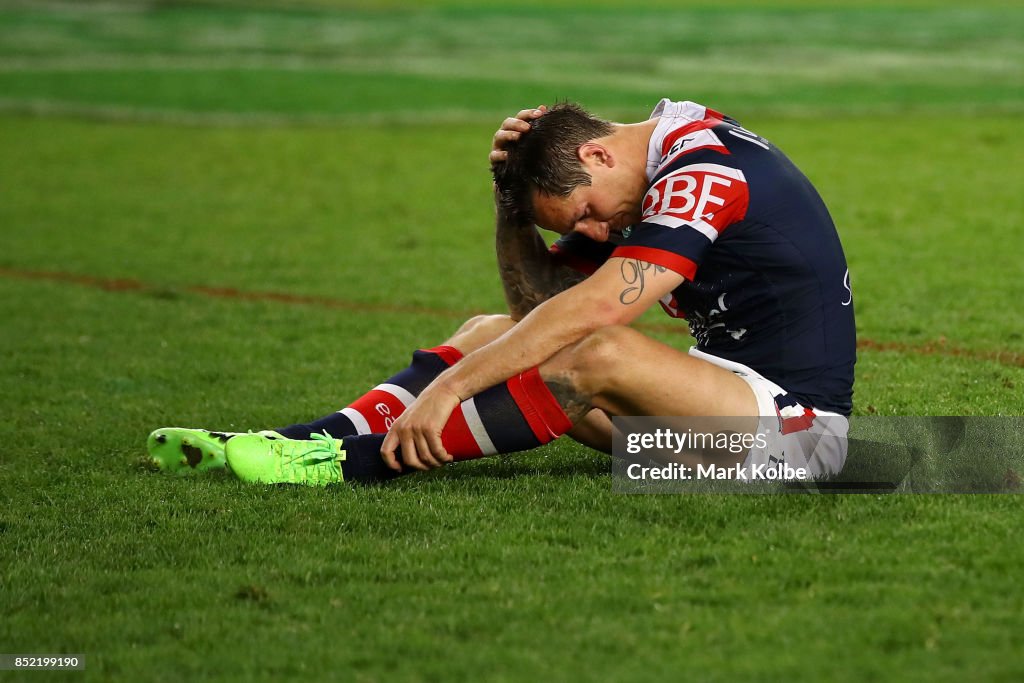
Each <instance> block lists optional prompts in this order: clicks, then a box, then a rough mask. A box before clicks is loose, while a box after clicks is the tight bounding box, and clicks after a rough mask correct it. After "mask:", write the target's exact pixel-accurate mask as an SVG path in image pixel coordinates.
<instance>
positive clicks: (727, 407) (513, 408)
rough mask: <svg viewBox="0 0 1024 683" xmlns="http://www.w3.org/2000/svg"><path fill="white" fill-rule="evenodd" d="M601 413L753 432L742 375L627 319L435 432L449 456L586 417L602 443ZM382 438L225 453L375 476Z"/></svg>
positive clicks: (238, 446)
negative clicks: (706, 421)
mask: <svg viewBox="0 0 1024 683" xmlns="http://www.w3.org/2000/svg"><path fill="white" fill-rule="evenodd" d="M595 409H597V410H596V411H595ZM607 414H618V415H623V414H625V415H707V416H723V417H730V418H733V420H732V425H735V424H736V422H735V418H736V417H741V418H742V417H743V416H747V417H748V420H745V421H743V423H742V425H741V427H742V428H744V429H747V430H749V431H751V432H752V431H754V430H755V429H756V425H757V417H756V416H757V414H758V408H757V400H756V398H755V396H754V394H753V391H752V390H751V389H750V387H749V385H747V383H746V382H744V381H743V380H742V379H740V378H738V377H737V376H736V375H734V374H733V373H731V372H729V371H727V370H724V369H722V368H719V367H716V366H714V365H711V364H710V363H708V362H706V361H703V360H699V359H696V358H693V357H691V356H689V355H687V354H685V353H682V352H680V351H678V350H676V349H673V348H671V347H669V346H666V345H664V344H661V343H659V342H656V341H654V340H652V339H649V338H647V337H645V336H644V335H642V334H640V333H638V332H636V331H634V330H631V329H629V328H607V329H605V330H601V331H600V332H598V333H595V334H594V335H591V336H590V337H588V338H587V339H585V340H583V341H582V342H580V343H579V344H576V345H574V346H572V347H570V348H567V349H565V350H563V351H561V352H559V353H558V354H556V355H555V356H554V357H553V358H551V359H549V361H547V362H546V363H545V364H543V365H542V366H541V367H540V368H539V369H538V368H532V369H530V370H528V371H526V372H523V373H521V374H520V375H517V376H516V377H512V378H510V379H509V380H508V381H506V382H504V383H502V384H499V385H496V386H493V387H491V388H489V389H487V390H485V391H483V392H481V393H479V394H477V395H476V396H473V397H472V398H470V399H467V400H466V401H464V402H463V403H462V404H461V405H459V406H458V407H456V409H455V411H454V412H453V413H452V416H451V417H450V418H449V420H448V422H447V423H446V424H445V426H444V428H443V429H442V433H441V441H442V443H443V444H444V447H445V449H446V450H447V451H448V453H450V454H451V455H452V456H453V457H454V459H455V460H457V461H458V460H468V459H473V458H479V457H482V456H487V455H494V454H498V453H512V452H516V451H522V450H527V449H530V448H535V447H537V446H540V445H543V444H545V443H548V442H549V441H551V440H553V439H555V438H557V437H558V436H560V435H562V434H566V433H567V432H569V430H570V429H571V428H572V427H573V424H574V422H575V423H576V424H580V423H581V422H583V421H584V420H591V421H592V423H591V425H590V426H594V424H595V423H596V425H597V427H598V428H599V429H602V430H603V434H604V435H605V437H604V443H605V444H606V443H607V439H606V436H607V434H610V429H609V427H610V425H609V424H608V421H607V420H608V418H607ZM601 420H603V421H604V422H603V424H602V423H601ZM748 422H749V424H748ZM383 438H384V436H383V435H382V434H373V435H356V436H352V437H347V438H345V439H344V442H343V443H333V442H332V443H329V444H326V446H324V447H321V446H320V445H318V444H313V443H312V442H310V441H288V442H287V443H276V444H275V443H271V442H269V441H267V440H266V439H262V438H260V437H258V436H254V437H241V438H240V439H236V440H232V441H231V442H230V444H229V446H228V459H229V461H230V463H231V466H232V469H233V470H234V471H235V473H236V474H238V475H239V476H240V477H241V478H243V479H246V480H249V481H261V482H277V481H294V482H296V483H314V484H322V483H329V482H330V481H340V480H341V479H344V480H346V481H377V480H381V479H388V478H392V477H394V476H397V474H396V473H395V472H393V471H392V470H390V469H388V468H387V467H386V466H384V464H383V462H382V460H381V457H380V447H381V442H382V441H383ZM314 451H315V452H317V453H320V454H322V457H323V458H324V460H323V463H327V464H323V467H324V468H325V469H324V471H323V472H321V471H320V469H321V464H322V461H321V460H320V459H319V458H320V457H321V456H317V458H311V457H308V455H309V454H310V453H313V452H314ZM406 471H413V470H408V469H407V470H406Z"/></svg>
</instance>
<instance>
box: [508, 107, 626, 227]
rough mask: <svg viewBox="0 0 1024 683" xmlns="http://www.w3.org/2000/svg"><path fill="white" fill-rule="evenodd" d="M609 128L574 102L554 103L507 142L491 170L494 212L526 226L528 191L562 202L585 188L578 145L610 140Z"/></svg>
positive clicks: (530, 195)
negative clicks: (527, 129) (525, 130)
mask: <svg viewBox="0 0 1024 683" xmlns="http://www.w3.org/2000/svg"><path fill="white" fill-rule="evenodd" d="M612 130H613V127H612V124H611V123H610V122H608V121H604V120H602V119H599V118H597V117H595V116H593V115H591V114H590V112H588V111H587V110H586V109H584V108H583V107H581V106H580V105H578V104H576V103H574V102H559V103H558V104H556V105H555V106H553V107H552V108H551V110H550V111H548V112H547V113H545V114H544V115H543V116H541V117H540V118H538V119H534V120H533V121H531V122H530V132H528V133H524V134H523V135H522V136H520V138H519V139H518V140H516V141H513V142H511V143H508V144H507V145H506V146H505V149H506V150H507V151H508V160H507V161H505V162H503V163H500V164H496V165H495V166H494V168H493V169H492V170H493V172H494V182H495V184H496V185H497V188H498V208H499V210H500V211H501V212H502V213H503V215H504V217H505V220H508V221H510V222H512V223H513V224H514V225H532V224H533V222H534V221H535V217H534V211H533V193H534V191H537V192H540V193H542V194H546V195H549V196H552V197H565V196H566V195H568V194H570V193H571V192H572V191H573V190H575V189H576V188H577V187H579V186H581V185H590V173H588V172H587V171H586V170H585V169H584V168H583V165H582V164H581V163H580V159H579V156H578V155H577V152H578V151H579V148H580V146H582V145H583V144H585V143H587V142H589V141H591V140H596V139H597V138H603V137H605V136H606V135H611V133H612Z"/></svg>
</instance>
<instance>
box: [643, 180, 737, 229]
mask: <svg viewBox="0 0 1024 683" xmlns="http://www.w3.org/2000/svg"><path fill="white" fill-rule="evenodd" d="M749 197H750V195H749V193H748V191H747V180H746V178H745V177H744V176H743V171H740V170H739V169H736V168H731V167H729V166H721V165H719V164H693V165H690V166H686V167H684V168H681V169H679V170H678V171H674V172H672V173H670V174H669V175H667V176H665V177H664V178H661V179H659V180H658V181H657V182H656V183H654V185H652V186H651V188H650V189H649V190H647V195H646V196H645V197H644V205H643V211H644V213H643V221H644V222H645V223H656V224H658V225H664V226H665V227H668V228H678V227H680V226H683V225H689V226H690V227H692V228H694V229H695V230H698V231H700V232H701V233H703V234H704V235H705V236H706V237H707V238H708V239H710V240H711V241H712V242H714V241H715V239H717V238H718V233H720V232H721V231H722V230H724V229H725V228H726V226H728V225H730V224H731V223H735V222H736V221H738V220H742V219H743V216H744V215H745V214H746V212H747V204H748V202H749Z"/></svg>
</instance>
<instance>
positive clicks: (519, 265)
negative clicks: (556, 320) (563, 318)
mask: <svg viewBox="0 0 1024 683" xmlns="http://www.w3.org/2000/svg"><path fill="white" fill-rule="evenodd" d="M497 215H498V219H497V227H496V231H495V249H496V251H497V254H498V271H499V273H500V274H501V284H502V286H503V287H504V289H505V301H506V302H507V303H508V310H509V314H510V315H511V316H512V319H513V320H516V321H520V320H522V319H523V318H525V317H526V316H527V314H528V313H529V312H530V311H532V310H533V309H535V308H536V307H537V306H539V305H540V304H542V303H544V302H545V301H547V300H548V299H550V298H551V297H553V296H555V295H556V294H558V293H559V292H562V291H565V290H566V289H569V288H570V287H572V286H573V285H576V284H578V283H579V282H582V281H583V280H584V279H585V278H586V276H585V275H584V274H583V273H580V272H577V271H575V270H573V269H571V268H569V267H567V266H563V265H559V264H558V263H557V262H556V261H555V258H554V256H553V255H552V254H551V252H550V251H548V247H547V244H546V243H545V242H544V239H543V238H542V237H541V236H540V233H539V232H538V231H537V228H536V227H534V226H532V225H515V224H512V223H511V222H509V220H508V219H507V218H505V217H504V216H503V215H502V212H501V210H500V209H499V210H498V212H497Z"/></svg>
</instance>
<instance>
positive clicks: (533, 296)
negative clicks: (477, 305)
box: [488, 106, 586, 321]
mask: <svg viewBox="0 0 1024 683" xmlns="http://www.w3.org/2000/svg"><path fill="white" fill-rule="evenodd" d="M546 111H547V108H546V107H544V106H540V107H538V108H536V109H524V110H522V111H521V112H519V113H518V114H516V115H515V116H510V117H508V118H507V119H505V120H504V121H503V122H502V124H501V128H499V129H498V131H497V132H496V133H495V134H494V139H493V140H492V143H491V152H490V155H489V157H488V160H489V161H490V162H491V166H492V167H494V166H495V165H497V164H501V163H504V162H505V160H506V159H507V158H508V152H506V151H505V149H506V145H507V144H508V143H510V142H515V141H516V140H518V139H519V138H520V137H521V136H522V135H523V133H527V132H529V130H530V121H532V120H534V119H536V118H539V117H541V116H543V115H544V113H545V112H546ZM494 200H495V201H494V205H495V209H496V211H495V213H496V215H497V224H496V226H495V251H496V252H497V256H498V272H499V274H500V275H501V284H502V286H503V288H504V290H505V301H506V302H507V303H508V310H509V313H510V314H511V316H512V319H513V320H516V321H519V320H522V319H523V318H524V317H526V315H527V314H528V313H529V312H530V311H532V310H533V309H534V308H536V307H537V306H539V305H540V304H541V303H543V302H545V301H547V300H548V299H550V298H551V297H553V296H554V295H556V294H558V293H559V292H561V291H564V290H566V289H568V288H569V287H572V286H573V285H575V284H576V283H578V282H580V281H581V280H583V278H584V277H586V276H585V275H583V274H582V273H579V272H577V271H575V270H573V269H571V268H569V267H566V266H563V265H560V264H559V263H557V262H556V260H555V258H554V256H553V255H552V254H551V253H550V252H549V251H548V246H547V244H546V243H545V242H544V239H543V238H542V237H541V236H540V233H539V231H538V230H537V228H536V227H535V226H533V225H521V224H519V223H516V222H514V221H513V220H512V219H511V218H509V217H507V216H505V215H504V212H503V211H502V210H501V207H500V205H499V202H498V195H497V192H495V197H494Z"/></svg>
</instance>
